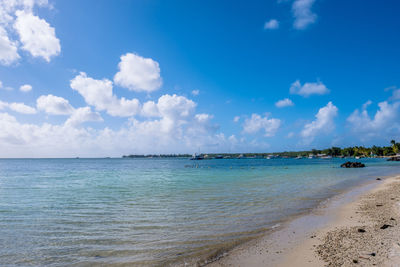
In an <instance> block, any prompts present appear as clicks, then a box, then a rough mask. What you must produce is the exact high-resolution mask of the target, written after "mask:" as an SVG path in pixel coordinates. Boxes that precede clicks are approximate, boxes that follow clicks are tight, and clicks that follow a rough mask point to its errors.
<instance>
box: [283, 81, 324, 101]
mask: <svg viewBox="0 0 400 267" xmlns="http://www.w3.org/2000/svg"><path fill="white" fill-rule="evenodd" d="M290 93H291V94H296V95H301V96H304V97H308V96H310V95H325V94H328V93H329V89H328V88H327V87H326V86H325V84H323V83H322V82H316V83H305V84H303V85H301V83H300V81H299V80H297V81H295V82H294V83H292V85H291V86H290Z"/></svg>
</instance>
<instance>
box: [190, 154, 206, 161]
mask: <svg viewBox="0 0 400 267" xmlns="http://www.w3.org/2000/svg"><path fill="white" fill-rule="evenodd" d="M202 159H204V157H203V155H201V154H199V155H197V154H193V155H192V157H191V158H190V160H202Z"/></svg>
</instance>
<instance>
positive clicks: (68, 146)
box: [0, 95, 232, 157]
mask: <svg viewBox="0 0 400 267" xmlns="http://www.w3.org/2000/svg"><path fill="white" fill-rule="evenodd" d="M152 105H153V104H152ZM154 105H155V106H156V108H157V116H156V118H154V119H145V120H138V119H136V118H129V119H128V121H127V122H126V123H125V124H123V126H122V127H121V128H120V129H110V128H108V127H106V128H103V129H98V130H95V129H92V128H85V127H83V126H82V125H81V124H82V123H83V122H86V121H102V118H101V116H100V114H99V113H98V112H92V111H91V110H90V108H89V107H84V108H78V109H74V111H73V112H72V114H71V116H70V117H69V118H68V119H67V120H66V121H65V123H63V124H60V125H54V124H49V123H44V124H41V125H36V124H28V123H20V122H18V121H17V119H16V118H15V117H13V116H11V115H9V114H7V113H0V145H1V147H2V148H3V149H2V150H0V156H5V153H6V152H5V151H8V152H7V153H8V154H7V156H11V157H12V156H21V155H23V156H35V157H76V156H91V157H93V156H105V155H106V156H121V155H122V154H130V153H187V152H190V153H191V152H193V150H197V149H198V147H202V148H203V149H210V150H213V149H214V150H216V151H221V150H223V149H224V148H225V149H231V145H232V143H231V141H232V138H226V137H225V136H224V135H223V134H221V133H217V130H218V126H216V125H214V124H213V123H212V118H213V116H212V115H210V114H206V113H198V114H196V113H195V107H196V103H194V102H193V101H192V100H190V99H187V98H185V97H183V96H178V95H164V96H161V97H160V98H159V99H158V101H157V102H154ZM154 105H153V106H154ZM1 108H2V102H0V109H1ZM11 148H12V149H11ZM10 151H11V152H12V154H10Z"/></svg>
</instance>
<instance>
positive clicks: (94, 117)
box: [65, 107, 103, 127]
mask: <svg viewBox="0 0 400 267" xmlns="http://www.w3.org/2000/svg"><path fill="white" fill-rule="evenodd" d="M89 121H94V122H101V121H103V118H102V117H101V116H100V114H99V113H98V112H93V111H92V110H91V109H90V107H83V108H78V109H75V110H74V111H73V113H72V115H71V117H69V118H68V120H67V121H66V122H65V125H67V126H72V127H77V126H78V125H81V124H82V123H84V122H89Z"/></svg>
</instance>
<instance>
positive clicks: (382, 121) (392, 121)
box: [347, 101, 400, 140]
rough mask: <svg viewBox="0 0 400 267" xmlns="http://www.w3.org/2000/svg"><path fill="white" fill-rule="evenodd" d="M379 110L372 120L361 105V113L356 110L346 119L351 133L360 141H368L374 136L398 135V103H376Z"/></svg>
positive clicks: (399, 130) (399, 126)
mask: <svg viewBox="0 0 400 267" xmlns="http://www.w3.org/2000/svg"><path fill="white" fill-rule="evenodd" d="M378 107H379V109H378V110H377V111H376V113H375V115H374V117H373V118H371V117H370V116H369V114H368V111H367V110H366V109H365V108H366V106H365V105H363V109H362V110H361V112H360V111H359V110H358V109H356V110H355V111H354V112H353V113H352V114H351V115H350V116H349V117H348V118H347V122H348V123H349V125H350V128H351V130H352V131H353V132H355V133H357V136H358V137H359V138H360V139H361V140H364V139H368V138H370V137H374V136H384V137H387V136H389V135H392V134H393V133H395V134H397V135H398V134H399V133H400V123H399V121H400V113H399V107H400V102H394V103H389V102H387V101H383V102H380V103H378Z"/></svg>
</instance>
